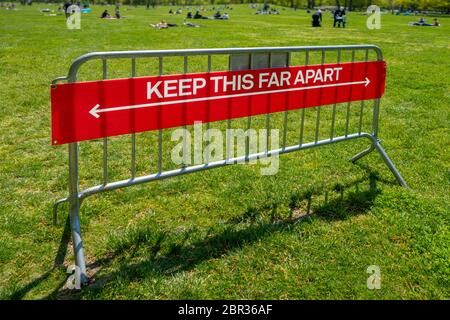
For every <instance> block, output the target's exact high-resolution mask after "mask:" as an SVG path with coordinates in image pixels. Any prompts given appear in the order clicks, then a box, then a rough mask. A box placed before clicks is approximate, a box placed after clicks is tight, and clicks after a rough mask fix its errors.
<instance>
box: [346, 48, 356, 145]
mask: <svg viewBox="0 0 450 320" xmlns="http://www.w3.org/2000/svg"><path fill="white" fill-rule="evenodd" d="M353 62H355V50H352V63H353ZM350 81H353V74H352V78H351V79H350ZM350 90H352V88H351V87H350ZM350 104H351V102H350V101H349V102H347V114H346V116H345V136H346V137H347V136H348V128H349V124H350Z"/></svg>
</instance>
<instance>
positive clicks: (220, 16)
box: [214, 11, 222, 19]
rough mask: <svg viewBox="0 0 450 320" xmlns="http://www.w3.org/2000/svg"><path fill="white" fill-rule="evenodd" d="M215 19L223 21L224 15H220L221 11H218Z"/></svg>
mask: <svg viewBox="0 0 450 320" xmlns="http://www.w3.org/2000/svg"><path fill="white" fill-rule="evenodd" d="M214 19H222V15H221V14H220V11H217V12H216V13H215V14H214Z"/></svg>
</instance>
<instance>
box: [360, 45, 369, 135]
mask: <svg viewBox="0 0 450 320" xmlns="http://www.w3.org/2000/svg"><path fill="white" fill-rule="evenodd" d="M368 60H369V50H368V49H366V55H365V57H364V61H365V62H367V61H368ZM363 112H364V100H361V108H360V110H359V127H358V133H359V134H361V131H362V123H363Z"/></svg>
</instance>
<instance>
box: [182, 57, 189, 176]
mask: <svg viewBox="0 0 450 320" xmlns="http://www.w3.org/2000/svg"><path fill="white" fill-rule="evenodd" d="M187 72H188V56H184V60H183V73H184V74H186V73H187ZM183 121H186V108H184V111H183ZM183 129H184V132H183V165H182V167H183V168H185V167H186V165H187V161H186V153H187V144H186V139H187V126H186V125H183Z"/></svg>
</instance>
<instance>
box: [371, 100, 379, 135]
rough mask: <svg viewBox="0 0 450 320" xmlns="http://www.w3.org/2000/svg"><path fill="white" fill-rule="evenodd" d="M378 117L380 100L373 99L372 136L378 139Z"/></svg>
mask: <svg viewBox="0 0 450 320" xmlns="http://www.w3.org/2000/svg"><path fill="white" fill-rule="evenodd" d="M379 117H380V99H375V101H374V104H373V125H372V135H373V136H374V137H375V138H378V118H379Z"/></svg>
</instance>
